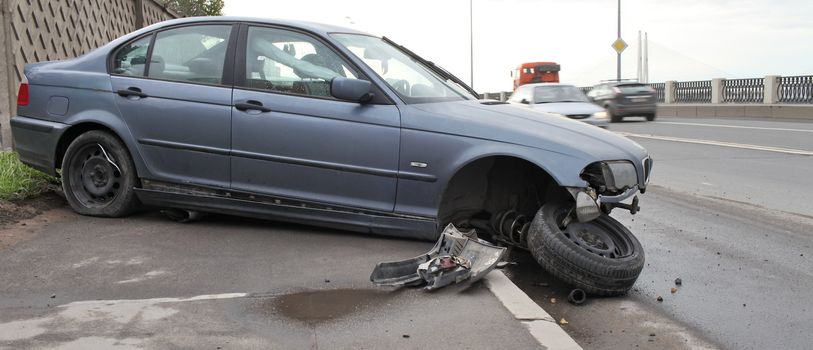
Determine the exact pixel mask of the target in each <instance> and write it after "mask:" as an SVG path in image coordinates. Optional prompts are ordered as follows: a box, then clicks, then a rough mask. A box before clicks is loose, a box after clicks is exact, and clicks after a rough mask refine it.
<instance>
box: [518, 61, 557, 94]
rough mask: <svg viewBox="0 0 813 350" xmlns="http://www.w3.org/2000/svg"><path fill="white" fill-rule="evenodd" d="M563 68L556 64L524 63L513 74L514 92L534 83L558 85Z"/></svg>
mask: <svg viewBox="0 0 813 350" xmlns="http://www.w3.org/2000/svg"><path fill="white" fill-rule="evenodd" d="M560 69H561V67H560V66H559V64H558V63H556V62H528V63H523V64H521V65H519V67H517V69H516V70H514V71H513V72H511V76H512V77H513V78H514V90H516V89H517V87H519V86H520V85H525V84H533V83H558V82H559V70H560Z"/></svg>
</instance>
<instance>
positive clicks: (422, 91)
mask: <svg viewBox="0 0 813 350" xmlns="http://www.w3.org/2000/svg"><path fill="white" fill-rule="evenodd" d="M332 35H333V37H334V38H336V39H337V40H338V41H339V42H340V43H341V44H342V45H344V46H345V47H346V48H347V49H348V50H350V52H352V53H353V54H354V55H355V56H356V57H358V58H359V59H361V60H362V61H364V63H365V64H366V65H367V66H368V67H370V69H372V70H373V71H375V73H376V74H378V75H379V76H380V77H381V78H382V79H384V81H386V82H387V84H388V85H389V86H390V87H392V89H393V90H394V91H395V92H396V93H397V94H398V95H399V96H400V97H401V98H402V99H403V100H404V102H406V103H426V102H441V101H460V100H466V99H473V98H474V97H473V96H470V94H469V93H467V92H466V91H465V90H464V89H463V88H462V87H460V86H459V85H457V84H455V83H454V82H452V81H450V80H447V79H444V78H442V77H441V76H440V75H438V74H437V73H435V72H433V71H432V70H431V69H430V68H429V67H427V66H425V65H423V64H422V63H420V62H418V61H417V60H415V59H413V58H411V57H410V56H409V55H407V54H405V53H404V52H402V51H401V50H399V49H398V48H396V47H394V46H392V45H390V44H389V43H387V42H385V41H384V40H383V39H381V38H376V37H372V36H367V35H357V34H332Z"/></svg>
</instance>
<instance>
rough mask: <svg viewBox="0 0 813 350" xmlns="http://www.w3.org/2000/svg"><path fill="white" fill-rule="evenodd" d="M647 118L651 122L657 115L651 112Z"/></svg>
mask: <svg viewBox="0 0 813 350" xmlns="http://www.w3.org/2000/svg"><path fill="white" fill-rule="evenodd" d="M646 120H647V121H650V122H651V121H654V120H655V115H654V114H650V115H648V116H646Z"/></svg>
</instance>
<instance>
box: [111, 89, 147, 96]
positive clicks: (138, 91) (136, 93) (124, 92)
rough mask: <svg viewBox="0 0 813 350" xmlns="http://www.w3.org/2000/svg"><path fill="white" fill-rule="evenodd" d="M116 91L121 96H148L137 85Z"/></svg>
mask: <svg viewBox="0 0 813 350" xmlns="http://www.w3.org/2000/svg"><path fill="white" fill-rule="evenodd" d="M116 93H117V94H119V96H121V97H130V96H135V97H138V98H146V97H147V94H145V93H143V92H141V89H139V88H137V87H129V88H127V89H122V90H119V91H116Z"/></svg>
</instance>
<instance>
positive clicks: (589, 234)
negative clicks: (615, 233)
mask: <svg viewBox="0 0 813 350" xmlns="http://www.w3.org/2000/svg"><path fill="white" fill-rule="evenodd" d="M562 232H563V233H564V234H565V236H567V237H568V239H570V241H571V242H573V243H575V244H576V245H578V246H579V247H581V248H582V249H584V250H586V251H588V252H590V253H593V254H596V255H598V256H602V257H607V258H619V257H621V256H622V255H624V254H622V252H621V250H622V249H619V247H618V245H617V243H616V239H614V237H612V236H611V235H610V234H609V233H608V232H607V231H606V230H605V229H604V228H603V227H601V226H600V225H596V224H595V223H593V222H586V223H580V222H572V223H570V224H569V225H567V227H566V228H565V229H564V230H563V231H562Z"/></svg>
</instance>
